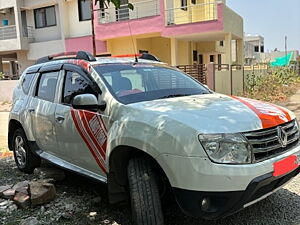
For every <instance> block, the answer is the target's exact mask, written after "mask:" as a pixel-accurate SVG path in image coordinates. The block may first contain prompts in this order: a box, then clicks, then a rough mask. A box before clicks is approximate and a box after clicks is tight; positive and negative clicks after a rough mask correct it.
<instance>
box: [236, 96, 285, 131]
mask: <svg viewBox="0 0 300 225" xmlns="http://www.w3.org/2000/svg"><path fill="white" fill-rule="evenodd" d="M231 97H232V98H234V99H236V100H238V101H240V102H242V103H243V104H245V105H246V106H248V107H249V108H250V109H251V110H252V111H253V112H255V113H256V115H257V116H258V117H259V118H260V120H261V122H262V127H263V128H264V129H266V128H270V127H275V126H278V125H280V124H282V123H286V122H289V121H291V116H290V114H289V113H288V112H287V111H286V110H284V109H283V108H280V107H278V106H276V105H273V104H271V103H265V102H261V101H258V100H253V99H248V98H241V97H236V96H231Z"/></svg>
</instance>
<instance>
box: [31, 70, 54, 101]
mask: <svg viewBox="0 0 300 225" xmlns="http://www.w3.org/2000/svg"><path fill="white" fill-rule="evenodd" d="M58 75H59V72H46V73H42V74H41V77H40V79H39V83H38V87H37V92H36V96H37V97H38V98H41V99H43V100H46V101H50V102H53V101H54V98H55V92H56V84H57V79H58Z"/></svg>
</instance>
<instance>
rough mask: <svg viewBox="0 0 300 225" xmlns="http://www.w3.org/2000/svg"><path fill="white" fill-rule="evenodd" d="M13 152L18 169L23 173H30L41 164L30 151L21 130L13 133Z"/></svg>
mask: <svg viewBox="0 0 300 225" xmlns="http://www.w3.org/2000/svg"><path fill="white" fill-rule="evenodd" d="M13 151H14V157H15V162H16V164H17V167H18V169H19V170H20V171H22V172H24V173H32V171H33V170H34V169H35V168H36V167H38V166H39V165H40V164H41V159H40V158H39V157H38V156H36V155H34V154H33V153H32V151H31V150H30V148H29V145H28V140H27V138H26V135H25V132H24V131H23V129H21V128H19V129H17V130H16V131H15V133H14V137H13Z"/></svg>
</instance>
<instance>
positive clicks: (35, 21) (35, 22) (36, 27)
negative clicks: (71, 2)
mask: <svg viewBox="0 0 300 225" xmlns="http://www.w3.org/2000/svg"><path fill="white" fill-rule="evenodd" d="M52 7H53V8H54V15H55V17H54V18H55V24H54V25H47V24H46V26H44V27H38V26H37V20H36V11H37V10H39V9H47V8H52ZM33 16H34V24H35V29H43V28H47V27H55V26H57V19H56V9H55V5H50V6H46V7H41V8H36V9H34V10H33ZM46 23H47V21H46Z"/></svg>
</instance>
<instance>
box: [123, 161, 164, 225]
mask: <svg viewBox="0 0 300 225" xmlns="http://www.w3.org/2000/svg"><path fill="white" fill-rule="evenodd" d="M127 173H128V184H129V192H130V197H131V210H132V219H133V222H134V224H135V225H163V224H164V219H163V212H162V207H161V200H160V195H159V188H158V182H157V180H156V176H155V173H154V171H153V169H152V167H151V164H150V161H149V160H147V159H145V158H133V159H131V160H130V161H129V164H128V168H127Z"/></svg>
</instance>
